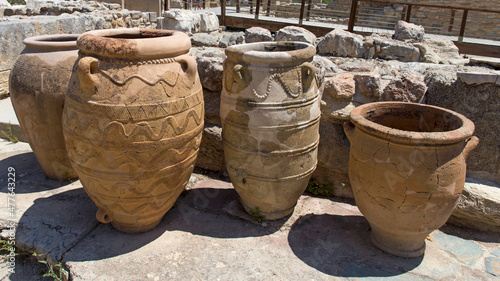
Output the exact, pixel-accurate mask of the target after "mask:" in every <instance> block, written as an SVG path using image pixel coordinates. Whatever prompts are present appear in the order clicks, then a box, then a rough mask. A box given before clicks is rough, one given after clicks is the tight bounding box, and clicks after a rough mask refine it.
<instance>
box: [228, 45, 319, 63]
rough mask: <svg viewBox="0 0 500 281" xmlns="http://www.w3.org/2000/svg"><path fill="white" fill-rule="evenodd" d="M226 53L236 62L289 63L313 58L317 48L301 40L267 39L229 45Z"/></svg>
mask: <svg viewBox="0 0 500 281" xmlns="http://www.w3.org/2000/svg"><path fill="white" fill-rule="evenodd" d="M225 53H226V56H227V58H228V59H229V60H231V61H234V62H245V63H248V64H255V65H269V64H285V65H288V64H295V63H301V62H303V61H308V60H311V59H312V57H313V56H314V55H315V54H316V48H315V47H314V46H313V45H311V44H309V43H306V42H299V41H276V42H271V41H266V42H256V43H247V44H240V45H233V46H229V47H227V48H226V50H225Z"/></svg>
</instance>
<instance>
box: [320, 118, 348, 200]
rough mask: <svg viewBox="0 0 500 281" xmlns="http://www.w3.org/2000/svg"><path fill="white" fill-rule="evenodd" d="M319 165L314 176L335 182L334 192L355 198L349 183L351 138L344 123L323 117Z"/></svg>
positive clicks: (326, 181) (328, 181) (324, 180)
mask: <svg viewBox="0 0 500 281" xmlns="http://www.w3.org/2000/svg"><path fill="white" fill-rule="evenodd" d="M319 134H320V142H319V145H318V167H317V169H316V171H315V172H314V174H313V178H314V179H316V180H318V181H320V182H324V183H333V194H334V195H335V196H340V197H348V198H353V197H354V196H353V194H352V189H351V188H350V185H349V177H348V169H347V167H348V166H347V160H348V159H349V140H348V139H347V137H346V135H345V133H344V129H343V127H342V123H339V124H335V123H333V124H332V123H331V122H330V121H328V119H327V118H323V117H322V118H321V121H320V126H319Z"/></svg>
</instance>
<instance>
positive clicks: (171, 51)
mask: <svg viewBox="0 0 500 281" xmlns="http://www.w3.org/2000/svg"><path fill="white" fill-rule="evenodd" d="M77 45H78V48H79V49H80V56H79V58H78V60H77V62H76V66H77V67H76V69H75V71H74V72H73V76H72V77H71V82H70V86H69V87H70V89H69V91H68V95H67V98H66V106H65V110H64V115H63V127H64V136H65V138H66V145H67V148H68V155H69V158H70V160H71V162H72V164H73V167H74V168H75V170H76V171H77V173H78V176H79V177H80V180H81V182H82V185H83V186H84V188H85V190H86V192H87V193H88V195H89V196H90V198H91V199H92V200H93V201H94V202H95V204H96V205H97V207H98V211H97V215H96V217H97V219H98V220H99V221H100V222H103V223H108V222H111V223H112V224H113V226H114V227H115V228H116V229H118V230H120V231H123V232H131V233H134V232H144V231H147V230H149V229H151V228H153V227H155V226H156V225H157V224H158V223H159V222H160V220H161V219H162V217H163V216H164V215H165V213H166V212H167V211H168V210H169V209H170V208H171V207H172V206H173V204H174V203H175V201H176V200H177V197H178V196H179V195H180V193H181V192H182V191H183V189H184V187H185V185H186V183H187V181H188V180H189V177H190V176H191V173H192V171H193V168H194V164H195V160H196V156H197V154H198V148H199V145H200V141H201V135H202V130H203V118H204V105H203V93H202V88H201V84H200V80H199V77H198V72H197V66H196V61H195V60H194V58H193V57H192V56H191V54H190V53H189V48H190V47H191V42H190V39H189V37H188V36H187V35H186V34H184V33H182V32H177V31H168V30H148V29H115V30H99V31H91V32H87V33H84V34H83V35H82V36H81V37H79V38H78V42H77Z"/></svg>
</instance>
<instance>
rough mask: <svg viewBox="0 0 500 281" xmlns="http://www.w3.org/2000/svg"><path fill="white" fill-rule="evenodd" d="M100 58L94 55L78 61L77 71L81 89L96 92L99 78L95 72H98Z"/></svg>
mask: <svg viewBox="0 0 500 281" xmlns="http://www.w3.org/2000/svg"><path fill="white" fill-rule="evenodd" d="M98 66H99V60H98V59H96V58H94V57H83V58H81V59H80V60H79V61H78V65H77V73H78V78H79V79H80V89H81V90H82V91H83V92H84V93H86V94H92V93H94V92H95V87H96V85H97V84H99V78H97V77H96V76H95V75H94V74H95V73H97V72H98V70H99V69H98Z"/></svg>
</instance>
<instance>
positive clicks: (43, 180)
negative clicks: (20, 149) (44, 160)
mask: <svg viewBox="0 0 500 281" xmlns="http://www.w3.org/2000/svg"><path fill="white" fill-rule="evenodd" d="M9 167H12V168H14V170H15V177H16V186H18V187H19V188H16V190H15V193H17V194H25V193H35V192H42V191H47V190H52V189H56V188H59V187H62V186H65V185H68V184H70V183H72V182H74V181H76V180H77V179H74V180H66V179H61V180H54V179H50V178H48V177H47V176H46V175H45V173H44V172H43V170H42V168H41V167H40V165H39V164H38V161H37V160H36V157H35V154H34V153H33V152H26V153H22V154H16V155H13V156H10V157H7V158H5V159H2V160H0V173H1V174H3V176H2V177H0V184H1V183H2V182H6V181H7V171H8V169H9ZM0 192H2V193H8V190H7V184H1V187H0Z"/></svg>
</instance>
